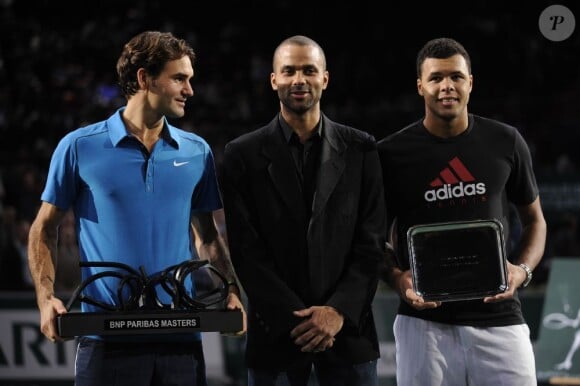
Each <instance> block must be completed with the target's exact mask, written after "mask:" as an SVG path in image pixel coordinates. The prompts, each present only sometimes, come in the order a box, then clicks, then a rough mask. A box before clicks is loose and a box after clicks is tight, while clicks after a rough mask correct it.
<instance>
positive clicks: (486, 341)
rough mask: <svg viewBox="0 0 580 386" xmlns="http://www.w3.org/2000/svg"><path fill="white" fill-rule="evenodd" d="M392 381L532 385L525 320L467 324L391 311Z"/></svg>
mask: <svg viewBox="0 0 580 386" xmlns="http://www.w3.org/2000/svg"><path fill="white" fill-rule="evenodd" d="M393 332H394V335H395V344H396V365H397V386H536V385H537V379H536V363H535V358H534V351H533V347H532V341H531V339H530V329H529V327H528V325H527V324H518V325H513V326H504V327H470V326H457V325H451V324H442V323H436V322H430V321H427V320H423V319H419V318H413V317H409V316H405V315H397V316H396V318H395V322H394V325H393Z"/></svg>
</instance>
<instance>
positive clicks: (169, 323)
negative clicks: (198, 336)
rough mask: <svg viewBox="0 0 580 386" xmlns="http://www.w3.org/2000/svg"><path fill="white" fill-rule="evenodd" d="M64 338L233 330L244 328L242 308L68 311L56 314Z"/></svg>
mask: <svg viewBox="0 0 580 386" xmlns="http://www.w3.org/2000/svg"><path fill="white" fill-rule="evenodd" d="M57 328H58V334H59V335H60V336H61V337H62V338H72V337H75V336H82V335H138V334H176V333H189V332H210V331H218V332H222V333H234V332H238V331H241V330H242V328H243V315H242V312H241V311H240V310H206V311H197V312H190V311H165V310H163V311H141V310H140V311H125V312H114V313H113V312H69V313H66V314H62V315H58V316H57Z"/></svg>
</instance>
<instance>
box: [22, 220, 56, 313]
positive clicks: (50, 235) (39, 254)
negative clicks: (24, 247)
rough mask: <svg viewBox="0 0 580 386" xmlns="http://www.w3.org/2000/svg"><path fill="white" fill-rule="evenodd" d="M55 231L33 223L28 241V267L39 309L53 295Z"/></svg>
mask: <svg viewBox="0 0 580 386" xmlns="http://www.w3.org/2000/svg"><path fill="white" fill-rule="evenodd" d="M56 240H57V231H56V228H55V229H49V228H44V227H41V226H39V225H38V224H37V223H33V224H32V226H31V229H30V234H29V241H28V267H29V270H30V275H31V277H32V281H33V283H34V287H35V290H36V300H37V303H38V305H39V307H41V305H42V303H45V302H46V301H49V300H50V299H51V297H52V296H53V295H54V280H55V265H54V261H53V256H56Z"/></svg>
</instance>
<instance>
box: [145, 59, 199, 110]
mask: <svg viewBox="0 0 580 386" xmlns="http://www.w3.org/2000/svg"><path fill="white" fill-rule="evenodd" d="M193 75H194V73H193V67H192V64H191V60H190V58H189V57H188V56H184V57H182V58H181V59H177V60H171V61H169V62H167V63H166V64H165V66H164V68H163V71H161V73H160V74H159V76H157V77H155V78H152V79H151V81H150V82H149V83H147V86H146V87H147V99H148V103H149V105H150V106H151V107H152V108H153V110H155V111H156V112H158V113H159V114H160V115H165V116H168V117H173V118H179V117H183V116H184V114H185V101H186V100H187V98H188V97H191V96H193V89H192V87H191V84H190V81H191V79H192V78H193Z"/></svg>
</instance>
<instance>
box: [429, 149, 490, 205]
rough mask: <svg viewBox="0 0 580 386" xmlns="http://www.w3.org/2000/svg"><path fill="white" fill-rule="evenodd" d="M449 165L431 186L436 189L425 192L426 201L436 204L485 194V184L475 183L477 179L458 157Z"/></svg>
mask: <svg viewBox="0 0 580 386" xmlns="http://www.w3.org/2000/svg"><path fill="white" fill-rule="evenodd" d="M448 165H449V166H448V167H446V168H445V169H443V170H441V172H439V175H438V176H437V177H436V178H435V179H434V180H433V181H431V183H430V184H429V186H431V187H432V188H434V189H429V190H427V191H426V192H425V195H424V197H425V201H427V202H434V201H438V200H449V199H453V198H461V197H468V196H475V195H483V194H485V192H486V189H485V184H484V183H483V182H475V177H473V175H472V174H471V173H470V172H469V170H467V168H466V167H465V165H464V164H463V162H461V160H460V159H459V158H458V157H455V158H453V159H452V160H451V161H449V162H448Z"/></svg>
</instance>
